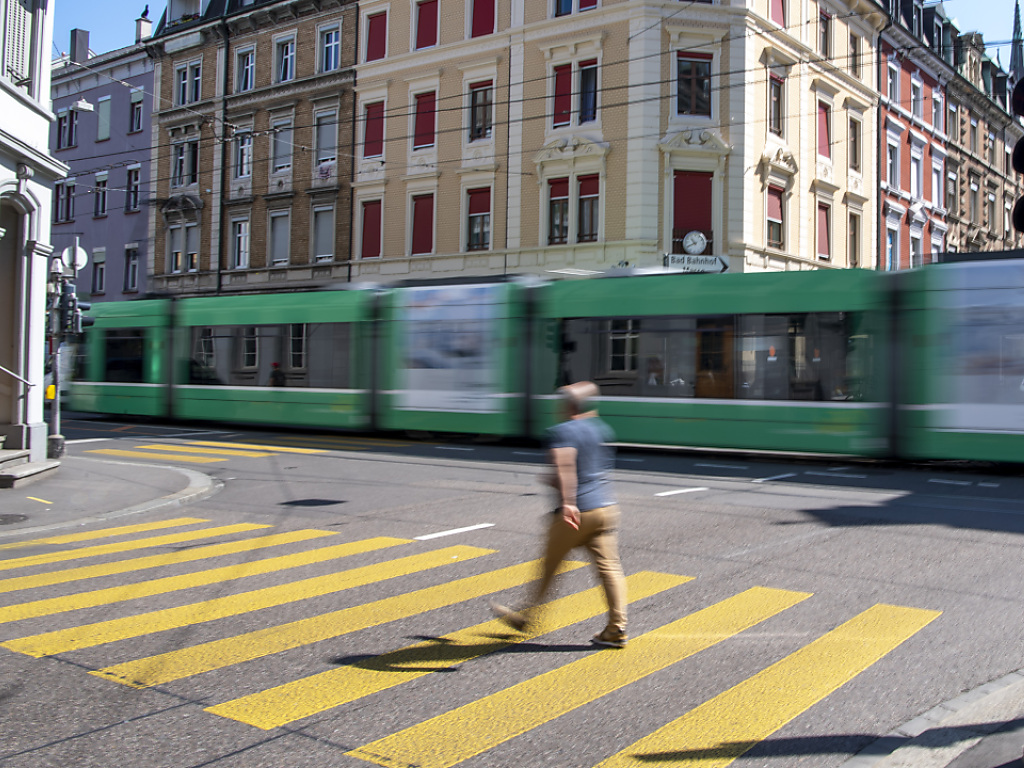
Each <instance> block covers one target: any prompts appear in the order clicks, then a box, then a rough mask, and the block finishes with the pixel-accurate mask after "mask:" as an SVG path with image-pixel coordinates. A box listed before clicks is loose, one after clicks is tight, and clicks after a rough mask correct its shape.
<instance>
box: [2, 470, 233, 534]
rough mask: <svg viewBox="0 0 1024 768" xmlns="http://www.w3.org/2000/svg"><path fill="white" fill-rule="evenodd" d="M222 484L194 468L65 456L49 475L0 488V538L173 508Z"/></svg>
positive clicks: (195, 498)
mask: <svg viewBox="0 0 1024 768" xmlns="http://www.w3.org/2000/svg"><path fill="white" fill-rule="evenodd" d="M219 488H220V483H219V482H218V481H217V480H214V479H213V478H212V477H210V476H208V475H205V474H203V473H201V472H196V471H195V470H192V469H186V468H179V467H169V466H156V465H151V464H139V463H136V462H132V463H128V462H118V461H107V460H101V459H92V458H83V457H78V456H65V457H64V458H63V459H61V465H60V468H59V469H58V470H57V471H56V472H54V473H52V474H50V475H49V476H47V477H45V478H42V479H40V480H38V481H37V482H35V483H31V484H30V485H27V486H23V487H21V488H12V489H4V490H0V542H2V541H3V540H4V539H9V538H12V537H15V536H28V535H35V534H39V533H44V532H47V531H57V530H65V529H71V528H76V527H78V526H81V525H88V524H91V523H96V522H104V521H107V520H113V519H116V518H120V517H127V516H130V515H136V514H142V513H144V512H153V511H156V510H160V509H167V510H174V509H176V508H177V507H179V506H181V505H182V504H186V503H188V502H192V501H198V500H200V499H203V498H206V497H207V496H210V495H212V494H213V493H215V492H216V491H217V490H218V489H219Z"/></svg>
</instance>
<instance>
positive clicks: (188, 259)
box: [185, 224, 199, 272]
mask: <svg viewBox="0 0 1024 768" xmlns="http://www.w3.org/2000/svg"><path fill="white" fill-rule="evenodd" d="M185 269H186V270H187V271H189V272H198V271H199V226H198V225H197V224H186V225H185Z"/></svg>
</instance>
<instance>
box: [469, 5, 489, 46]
mask: <svg viewBox="0 0 1024 768" xmlns="http://www.w3.org/2000/svg"><path fill="white" fill-rule="evenodd" d="M492 32H494V0H473V28H472V31H471V32H470V35H471V36H472V37H480V36H481V35H489V34H491V33H492Z"/></svg>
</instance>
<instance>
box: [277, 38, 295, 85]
mask: <svg viewBox="0 0 1024 768" xmlns="http://www.w3.org/2000/svg"><path fill="white" fill-rule="evenodd" d="M274 51H275V53H274V71H275V73H276V74H277V82H279V83H285V82H287V81H289V80H294V79H295V38H294V37H289V38H288V39H286V40H279V41H278V42H277V45H276V46H275V48H274Z"/></svg>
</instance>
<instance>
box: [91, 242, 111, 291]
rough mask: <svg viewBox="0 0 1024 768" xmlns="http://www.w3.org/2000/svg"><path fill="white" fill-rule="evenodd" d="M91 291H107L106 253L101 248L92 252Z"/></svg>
mask: <svg viewBox="0 0 1024 768" xmlns="http://www.w3.org/2000/svg"><path fill="white" fill-rule="evenodd" d="M92 292H93V293H106V292H107V254H106V251H105V250H104V249H102V248H97V249H96V250H94V251H93V252H92Z"/></svg>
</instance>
